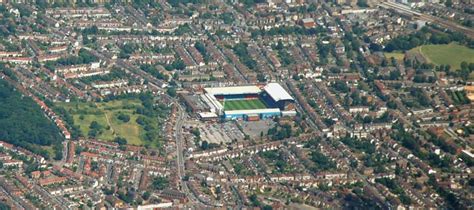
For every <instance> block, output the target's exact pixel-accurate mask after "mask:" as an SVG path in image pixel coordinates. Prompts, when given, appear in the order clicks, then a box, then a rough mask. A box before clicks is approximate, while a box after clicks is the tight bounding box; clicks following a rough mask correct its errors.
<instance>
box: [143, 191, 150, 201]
mask: <svg viewBox="0 0 474 210" xmlns="http://www.w3.org/2000/svg"><path fill="white" fill-rule="evenodd" d="M150 196H151V193H150V192H148V191H145V192H144V193H143V195H142V198H143V200H148V199H149V198H150Z"/></svg>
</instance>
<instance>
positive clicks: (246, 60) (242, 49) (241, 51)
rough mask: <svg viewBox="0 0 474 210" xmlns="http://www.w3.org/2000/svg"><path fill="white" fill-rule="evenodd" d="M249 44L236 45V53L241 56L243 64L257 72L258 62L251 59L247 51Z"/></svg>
mask: <svg viewBox="0 0 474 210" xmlns="http://www.w3.org/2000/svg"><path fill="white" fill-rule="evenodd" d="M247 46H248V45H247V43H239V44H236V45H235V46H234V48H233V50H234V53H235V54H236V55H237V56H239V60H240V62H242V63H243V64H244V65H245V66H247V67H248V68H249V69H252V70H256V69H257V62H256V61H255V60H254V59H252V57H250V54H249V52H248V50H247Z"/></svg>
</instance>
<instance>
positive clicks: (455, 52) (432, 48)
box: [410, 43, 474, 69]
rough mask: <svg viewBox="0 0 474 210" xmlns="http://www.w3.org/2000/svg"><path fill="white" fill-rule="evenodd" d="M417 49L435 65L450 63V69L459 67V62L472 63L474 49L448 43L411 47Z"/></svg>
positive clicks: (473, 60) (473, 61)
mask: <svg viewBox="0 0 474 210" xmlns="http://www.w3.org/2000/svg"><path fill="white" fill-rule="evenodd" d="M410 51H418V52H420V53H421V54H422V56H423V57H424V58H426V59H427V60H428V61H429V62H431V63H433V64H435V65H450V66H451V69H460V65H461V62H463V61H465V62H467V63H474V49H470V48H468V47H465V46H462V45H459V44H456V43H450V44H440V45H422V46H420V47H416V48H413V49H411V50H410Z"/></svg>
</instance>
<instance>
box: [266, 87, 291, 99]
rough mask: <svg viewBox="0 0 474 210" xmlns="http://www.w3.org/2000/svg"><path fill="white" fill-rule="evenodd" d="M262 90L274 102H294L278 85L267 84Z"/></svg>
mask: <svg viewBox="0 0 474 210" xmlns="http://www.w3.org/2000/svg"><path fill="white" fill-rule="evenodd" d="M263 89H265V91H266V92H267V93H268V95H270V97H272V98H273V100H275V101H281V100H294V99H293V97H291V96H290V94H289V93H288V92H286V90H285V89H284V88H283V87H282V86H281V85H280V84H278V83H268V84H267V85H266V86H265V87H264V88H263Z"/></svg>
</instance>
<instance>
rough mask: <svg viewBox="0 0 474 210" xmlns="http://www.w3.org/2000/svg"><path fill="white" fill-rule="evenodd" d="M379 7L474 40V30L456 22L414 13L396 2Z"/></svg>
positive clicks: (384, 3) (385, 3)
mask: <svg viewBox="0 0 474 210" xmlns="http://www.w3.org/2000/svg"><path fill="white" fill-rule="evenodd" d="M379 6H380V7H382V8H386V9H392V10H395V11H396V12H399V13H402V14H407V15H411V16H412V17H413V18H415V19H419V20H423V21H426V22H429V23H434V24H437V25H439V26H441V27H444V28H447V29H449V30H452V31H457V32H460V33H463V34H465V35H466V36H468V37H469V38H471V39H474V29H471V28H467V27H464V26H461V25H459V24H457V23H454V22H451V21H448V20H444V19H442V18H439V17H435V16H432V15H428V14H424V13H420V12H417V11H414V10H412V9H411V8H410V7H407V6H405V5H403V4H398V3H394V2H383V3H381V4H379Z"/></svg>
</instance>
